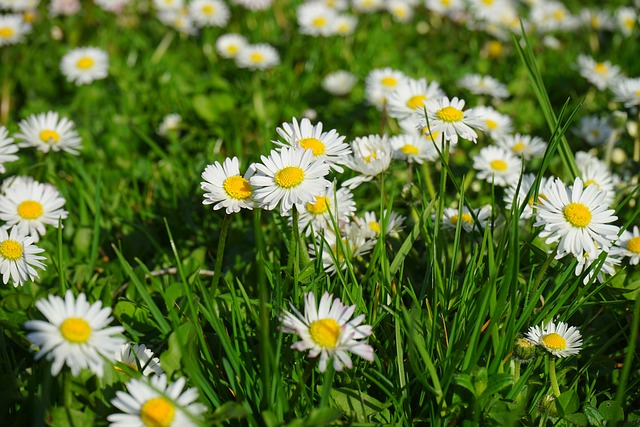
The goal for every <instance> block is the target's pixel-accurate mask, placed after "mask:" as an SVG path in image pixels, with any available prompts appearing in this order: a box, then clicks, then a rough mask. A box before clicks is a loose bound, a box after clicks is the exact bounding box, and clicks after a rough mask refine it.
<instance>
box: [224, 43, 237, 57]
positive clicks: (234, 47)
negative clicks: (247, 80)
mask: <svg viewBox="0 0 640 427" xmlns="http://www.w3.org/2000/svg"><path fill="white" fill-rule="evenodd" d="M238 50H239V49H238V46H237V45H235V44H232V45H229V46H227V53H228V54H229V55H235V54H236V53H238Z"/></svg>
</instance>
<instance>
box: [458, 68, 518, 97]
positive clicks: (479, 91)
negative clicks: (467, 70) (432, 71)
mask: <svg viewBox="0 0 640 427" xmlns="http://www.w3.org/2000/svg"><path fill="white" fill-rule="evenodd" d="M458 85H460V87H462V88H464V89H467V90H468V91H469V92H471V93H473V94H475V95H488V96H490V97H492V98H498V99H500V98H508V97H509V91H508V90H507V86H505V84H504V83H501V82H499V81H498V80H496V79H494V78H493V77H491V76H483V75H480V74H466V75H464V76H462V78H461V79H460V80H458Z"/></svg>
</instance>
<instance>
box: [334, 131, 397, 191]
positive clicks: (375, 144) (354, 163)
mask: <svg viewBox="0 0 640 427" xmlns="http://www.w3.org/2000/svg"><path fill="white" fill-rule="evenodd" d="M351 149H352V151H353V154H352V155H351V156H350V157H349V158H348V161H347V166H349V168H351V169H352V170H354V171H356V172H359V173H360V175H358V176H356V177H354V178H351V179H348V180H346V181H345V182H344V184H343V185H344V186H345V187H347V188H356V187H357V186H359V185H360V184H362V183H363V182H369V181H371V180H372V179H373V178H375V177H376V176H378V175H380V174H381V173H383V172H384V171H386V170H387V169H389V165H390V164H391V157H392V154H393V150H392V149H391V144H390V143H389V137H388V136H387V135H382V136H380V135H369V136H364V137H357V138H356V139H354V140H353V142H351Z"/></svg>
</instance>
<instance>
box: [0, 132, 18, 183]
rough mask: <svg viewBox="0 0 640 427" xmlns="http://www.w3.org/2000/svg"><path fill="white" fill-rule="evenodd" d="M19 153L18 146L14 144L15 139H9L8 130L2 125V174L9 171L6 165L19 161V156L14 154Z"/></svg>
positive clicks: (0, 164) (0, 145)
mask: <svg viewBox="0 0 640 427" xmlns="http://www.w3.org/2000/svg"><path fill="white" fill-rule="evenodd" d="M17 152H18V146H17V145H16V144H14V140H13V138H10V137H9V133H8V132H7V128H5V127H4V126H2V125H0V173H5V172H6V171H7V170H6V169H5V167H4V164H5V163H9V162H15V161H16V160H18V156H16V155H15V154H14V153H17Z"/></svg>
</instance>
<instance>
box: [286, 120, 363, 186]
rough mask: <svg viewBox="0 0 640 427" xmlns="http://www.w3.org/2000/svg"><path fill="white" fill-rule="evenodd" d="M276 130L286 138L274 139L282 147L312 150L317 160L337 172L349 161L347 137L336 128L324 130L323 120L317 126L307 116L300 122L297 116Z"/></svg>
mask: <svg viewBox="0 0 640 427" xmlns="http://www.w3.org/2000/svg"><path fill="white" fill-rule="evenodd" d="M276 132H277V133H278V135H280V137H281V138H282V139H283V140H284V143H282V142H280V141H273V143H274V144H276V145H279V146H281V147H286V146H291V147H294V148H301V149H303V150H311V151H312V152H313V157H314V158H315V159H316V160H324V162H325V163H326V164H327V165H329V167H330V168H331V169H333V170H335V171H337V172H341V173H342V172H343V170H344V169H342V167H341V166H340V165H344V164H346V162H347V159H348V156H349V155H350V154H351V148H350V147H349V144H347V143H346V142H344V139H345V137H344V136H341V135H340V134H339V133H338V132H337V131H336V130H335V129H331V130H330V131H328V132H323V131H322V122H318V124H316V125H315V126H314V125H312V124H311V121H310V120H309V119H307V118H303V119H302V120H301V121H300V124H298V121H297V120H296V118H295V117H294V118H293V122H292V123H283V124H282V127H281V128H277V129H276Z"/></svg>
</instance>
